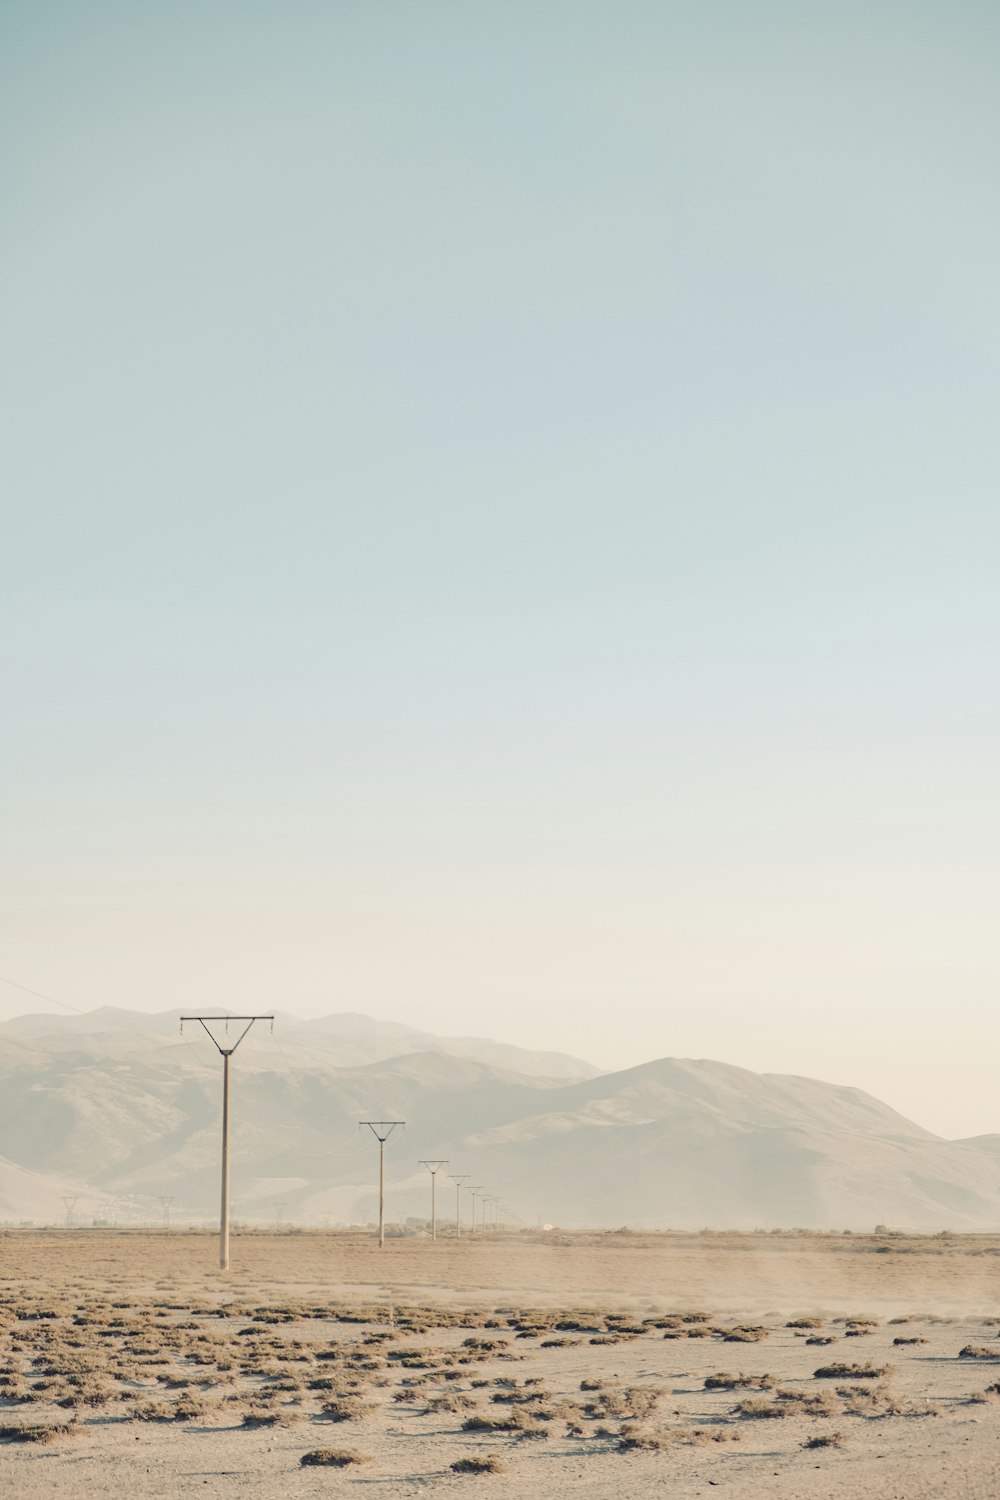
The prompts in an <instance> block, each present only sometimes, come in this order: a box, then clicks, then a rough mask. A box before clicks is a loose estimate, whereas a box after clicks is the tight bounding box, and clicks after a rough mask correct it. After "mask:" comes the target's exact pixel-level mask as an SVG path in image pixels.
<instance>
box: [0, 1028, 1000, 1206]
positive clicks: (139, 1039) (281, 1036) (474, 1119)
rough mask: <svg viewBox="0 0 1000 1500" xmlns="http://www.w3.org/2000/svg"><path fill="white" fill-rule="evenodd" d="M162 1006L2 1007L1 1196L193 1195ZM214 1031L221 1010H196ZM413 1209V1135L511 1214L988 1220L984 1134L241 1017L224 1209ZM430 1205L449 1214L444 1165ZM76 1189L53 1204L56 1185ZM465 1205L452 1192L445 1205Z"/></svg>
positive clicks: (661, 1065) (185, 1201)
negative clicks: (376, 1132)
mask: <svg viewBox="0 0 1000 1500" xmlns="http://www.w3.org/2000/svg"><path fill="white" fill-rule="evenodd" d="M180 1014H181V1013H180V1012H173V1011H172V1012H166V1013H161V1014H159V1015H148V1014H142V1013H138V1012H132V1011H126V1010H115V1009H111V1008H102V1009H100V1010H97V1011H92V1012H89V1013H88V1014H86V1015H83V1016H69V1017H62V1016H52V1015H40V1016H20V1017H17V1018H16V1019H14V1020H12V1021H8V1022H6V1023H2V1024H0V1220H6V1221H8V1222H10V1221H14V1222H16V1221H18V1220H22V1219H35V1220H38V1221H44V1222H58V1221H60V1220H61V1219H63V1217H64V1216H65V1215H66V1213H67V1212H72V1213H73V1214H74V1215H75V1216H76V1218H77V1219H78V1220H89V1219H90V1218H102V1219H107V1218H111V1217H114V1218H118V1219H121V1220H124V1221H128V1220H129V1219H132V1220H136V1219H142V1218H147V1219H148V1218H152V1217H157V1216H158V1215H159V1213H160V1199H161V1197H167V1198H171V1199H172V1200H173V1204H172V1213H173V1215H174V1218H175V1220H184V1219H188V1218H191V1219H198V1218H209V1217H210V1216H211V1215H212V1213H213V1212H214V1211H215V1206H216V1202H217V1193H218V1170H219V1145H220V1141H219V1123H220V1090H221V1073H222V1069H221V1065H220V1059H219V1055H218V1052H217V1050H216V1046H215V1045H214V1044H213V1042H212V1041H211V1040H210V1038H209V1037H208V1036H207V1035H206V1033H205V1032H204V1031H203V1030H202V1028H201V1027H200V1026H199V1025H197V1024H192V1023H186V1024H185V1026H184V1028H183V1034H182V1033H181V1028H180V1025H179V1019H180ZM210 1025H211V1029H212V1030H213V1031H214V1032H215V1034H216V1035H217V1037H218V1039H219V1041H220V1043H221V1044H222V1045H223V1046H229V1045H232V1043H233V1041H234V1040H235V1038H236V1036H237V1035H238V1034H239V1033H238V1028H237V1025H236V1023H233V1025H232V1026H231V1027H230V1029H229V1038H228V1041H227V1039H226V1030H225V1025H226V1023H225V1020H224V1018H221V1017H220V1018H219V1020H217V1021H216V1022H214V1023H210ZM368 1119H383V1120H402V1121H405V1122H406V1123H405V1126H404V1127H401V1128H400V1129H398V1130H397V1131H396V1132H395V1133H394V1134H393V1136H392V1137H391V1139H390V1141H389V1143H388V1145H387V1148H386V1150H387V1182H388V1194H387V1212H388V1216H389V1218H390V1219H395V1220H405V1219H407V1218H420V1217H425V1216H426V1214H427V1212H428V1205H429V1184H428V1177H427V1172H426V1170H425V1168H424V1167H423V1166H421V1165H420V1161H421V1159H438V1158H444V1159H446V1161H447V1166H446V1167H445V1169H444V1171H445V1172H446V1173H447V1172H454V1173H468V1174H470V1177H471V1181H472V1182H473V1183H479V1184H482V1185H483V1186H484V1188H485V1189H486V1190H487V1191H488V1192H491V1193H494V1194H496V1195H497V1196H498V1197H500V1198H501V1199H502V1200H503V1201H504V1202H505V1203H506V1204H507V1205H508V1207H509V1209H510V1211H511V1213H512V1215H513V1216H514V1217H515V1218H516V1219H520V1220H521V1222H525V1223H529V1224H534V1223H536V1222H539V1221H544V1222H546V1223H552V1224H558V1225H563V1226H566V1227H570V1226H574V1225H583V1226H591V1227H605V1228H612V1227H618V1226H621V1225H630V1226H633V1227H636V1228H700V1227H702V1226H718V1227H730V1228H793V1227H801V1228H820V1229H825V1228H831V1229H848V1228H851V1229H856V1228H865V1229H871V1228H872V1227H873V1226H874V1225H875V1224H877V1223H882V1224H886V1225H890V1226H892V1227H898V1228H919V1229H927V1230H936V1229H995V1228H996V1226H997V1225H998V1224H1000V1136H984V1137H979V1138H976V1139H973V1140H967V1141H947V1140H944V1139H942V1138H940V1137H938V1136H935V1135H933V1134H932V1133H931V1132H930V1131H927V1130H924V1129H922V1128H921V1127H920V1126H919V1125H916V1124H914V1123H912V1122H911V1121H909V1120H907V1119H905V1118H904V1117H903V1116H901V1115H899V1114H897V1113H896V1112H895V1111H894V1110H892V1109H890V1108H889V1107H888V1106H887V1105H884V1104H881V1103H880V1102H879V1101H878V1100H876V1099H874V1098H873V1097H872V1096H871V1095H868V1094H865V1093H863V1092H862V1091H861V1090H859V1089H854V1088H849V1087H842V1086H839V1085H835V1084H831V1083H823V1082H819V1081H817V1080H815V1079H809V1078H799V1077H793V1076H786V1075H780V1074H757V1073H752V1072H749V1071H747V1070H746V1069H743V1068H736V1067H732V1066H730V1065H728V1064H725V1063H721V1062H712V1061H698V1060H691V1059H677V1058H660V1059H657V1060H655V1061H652V1062H649V1063H645V1064H643V1065H641V1066H639V1067H634V1068H629V1069H625V1070H622V1071H616V1072H608V1073H601V1072H599V1071H598V1070H597V1069H596V1068H594V1067H593V1066H591V1065H590V1064H588V1063H586V1062H583V1061H582V1060H580V1059H576V1058H573V1057H569V1056H565V1055H563V1054H559V1053H540V1052H532V1051H527V1050H522V1049H519V1048H516V1047H512V1046H507V1045H503V1044H500V1043H497V1042H493V1041H489V1040H487V1039H478V1038H474V1037H462V1038H444V1037H435V1036H432V1035H430V1034H429V1033H426V1032H421V1031H416V1030H414V1029H413V1028H410V1027H407V1026H401V1025H396V1024H394V1023H389V1022H381V1021H374V1020H371V1019H370V1018H368V1017H365V1016H360V1015H356V1014H344V1015H331V1016H327V1017H324V1018H322V1019H320V1020H310V1021H303V1020H300V1019H297V1018H294V1017H291V1016H285V1015H282V1016H279V1017H278V1018H277V1019H276V1022H275V1028H274V1032H273V1035H272V1034H271V1032H270V1031H269V1030H268V1028H267V1026H266V1025H262V1024H261V1023H258V1024H257V1025H256V1026H255V1027H254V1028H253V1029H252V1030H251V1031H250V1032H249V1034H248V1035H247V1036H246V1038H245V1039H244V1040H243V1041H242V1042H241V1044H240V1046H239V1048H238V1050H237V1052H236V1055H235V1058H234V1063H233V1132H234V1187H233V1191H234V1212H235V1214H236V1216H237V1218H241V1219H243V1220H245V1221H247V1222H251V1223H254V1222H257V1223H268V1222H274V1221H275V1220H276V1219H278V1218H282V1219H283V1220H284V1222H286V1223H291V1222H301V1223H313V1224H315V1223H321V1222H334V1223H335V1222H344V1223H359V1222H362V1223H363V1222H369V1221H371V1220H372V1219H373V1218H374V1216H375V1214H376V1212H377V1197H376V1189H375V1183H376V1181H377V1169H378V1161H377V1146H376V1143H375V1140H374V1138H373V1137H372V1135H371V1134H370V1132H369V1131H368V1130H367V1129H366V1128H365V1127H364V1126H363V1125H362V1124H360V1123H359V1122H362V1121H365V1120H368ZM439 1182H441V1183H442V1184H443V1185H444V1186H445V1187H446V1189H447V1191H445V1192H444V1193H442V1194H441V1195H440V1196H439V1211H440V1213H441V1216H442V1218H443V1219H444V1220H445V1221H447V1219H448V1217H449V1216H451V1217H453V1215H454V1204H455V1197H454V1192H453V1190H452V1189H451V1184H450V1183H448V1182H446V1181H445V1179H444V1178H440V1179H439ZM70 1199H75V1202H74V1203H73V1206H72V1209H68V1208H67V1204H68V1201H69V1200H70ZM464 1212H465V1214H466V1215H467V1214H468V1206H466V1207H465V1210H464Z"/></svg>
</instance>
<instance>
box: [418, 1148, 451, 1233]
mask: <svg viewBox="0 0 1000 1500" xmlns="http://www.w3.org/2000/svg"><path fill="white" fill-rule="evenodd" d="M420 1165H421V1166H422V1167H426V1168H427V1170H428V1172H429V1173H430V1174H431V1239H432V1240H436V1239H437V1237H438V1217H437V1175H438V1173H439V1172H440V1170H441V1168H442V1167H446V1166H447V1165H448V1158H447V1157H445V1158H444V1160H443V1161H425V1160H424V1159H423V1157H421V1159H420Z"/></svg>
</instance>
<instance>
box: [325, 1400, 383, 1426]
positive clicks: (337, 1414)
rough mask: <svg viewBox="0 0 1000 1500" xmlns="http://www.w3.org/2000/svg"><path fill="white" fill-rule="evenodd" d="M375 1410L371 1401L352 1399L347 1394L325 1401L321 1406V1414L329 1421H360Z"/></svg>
mask: <svg viewBox="0 0 1000 1500" xmlns="http://www.w3.org/2000/svg"><path fill="white" fill-rule="evenodd" d="M374 1410H375V1407H374V1406H373V1405H372V1403H371V1402H370V1401H359V1400H351V1399H350V1398H349V1397H346V1396H339V1397H337V1399H336V1400H334V1401H324V1402H323V1404H322V1406H321V1407H320V1412H321V1414H322V1415H323V1416H324V1417H326V1419H327V1421H329V1422H360V1421H361V1419H362V1418H363V1417H367V1416H369V1415H370V1414H371V1413H372V1412H373V1411H374Z"/></svg>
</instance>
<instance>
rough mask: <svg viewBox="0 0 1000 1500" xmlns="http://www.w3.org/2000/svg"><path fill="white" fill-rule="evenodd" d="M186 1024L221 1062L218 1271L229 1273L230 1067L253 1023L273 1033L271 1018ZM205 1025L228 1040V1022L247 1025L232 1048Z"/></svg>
mask: <svg viewBox="0 0 1000 1500" xmlns="http://www.w3.org/2000/svg"><path fill="white" fill-rule="evenodd" d="M185 1021H197V1022H198V1023H199V1025H200V1026H201V1028H202V1030H203V1031H204V1032H205V1034H206V1036H208V1037H209V1038H210V1040H211V1041H213V1042H214V1043H215V1046H216V1048H217V1050H218V1053H219V1056H220V1057H221V1058H222V1198H221V1204H220V1209H219V1269H220V1270H221V1271H228V1270H229V1064H230V1060H231V1059H232V1055H233V1053H234V1052H235V1051H236V1049H237V1047H238V1046H239V1045H240V1042H242V1040H243V1038H244V1037H245V1036H246V1034H247V1032H248V1031H249V1030H250V1027H251V1026H252V1025H253V1023H254V1022H255V1021H270V1023H271V1030H272V1031H273V1030H274V1017H273V1016H181V1031H182V1032H183V1030H184V1022H185ZM206 1021H215V1022H216V1023H217V1024H218V1023H219V1022H222V1023H223V1024H224V1025H225V1034H226V1037H227V1039H228V1036H229V1023H230V1021H245V1022H246V1025H245V1026H244V1028H243V1030H242V1031H241V1032H240V1034H239V1036H238V1037H237V1038H236V1040H235V1042H234V1043H233V1045H232V1046H231V1047H224V1046H223V1045H222V1043H221V1042H220V1041H219V1038H218V1037H217V1036H216V1035H215V1034H214V1032H211V1031H209V1029H208V1027H207V1026H206V1025H205V1022H206Z"/></svg>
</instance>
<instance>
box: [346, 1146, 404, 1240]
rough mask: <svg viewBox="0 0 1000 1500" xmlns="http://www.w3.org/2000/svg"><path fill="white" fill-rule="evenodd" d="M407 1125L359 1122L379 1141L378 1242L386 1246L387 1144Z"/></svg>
mask: <svg viewBox="0 0 1000 1500" xmlns="http://www.w3.org/2000/svg"><path fill="white" fill-rule="evenodd" d="M405 1124H406V1121H405V1120H359V1121H358V1129H359V1130H360V1129H361V1127H362V1125H367V1126H368V1129H369V1130H370V1131H371V1133H372V1135H373V1136H374V1137H375V1139H376V1140H377V1141H378V1242H379V1248H380V1249H381V1247H382V1246H383V1245H384V1244H385V1143H386V1141H387V1140H388V1139H389V1137H390V1136H391V1135H392V1132H393V1131H394V1130H396V1129H398V1128H400V1127H402V1126H404V1125H405Z"/></svg>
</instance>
